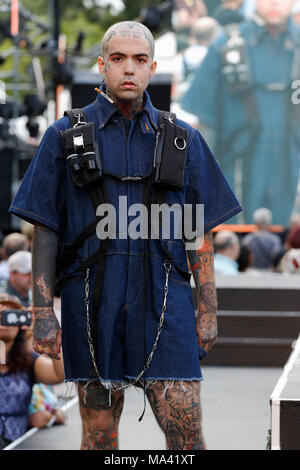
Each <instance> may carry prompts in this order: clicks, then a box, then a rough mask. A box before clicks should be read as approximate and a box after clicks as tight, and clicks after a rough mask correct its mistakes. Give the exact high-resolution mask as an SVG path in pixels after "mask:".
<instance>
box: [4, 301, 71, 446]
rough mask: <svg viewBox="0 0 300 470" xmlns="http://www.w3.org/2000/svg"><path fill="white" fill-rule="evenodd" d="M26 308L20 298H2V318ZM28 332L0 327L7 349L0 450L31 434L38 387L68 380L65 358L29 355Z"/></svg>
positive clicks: (22, 328)
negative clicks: (34, 389)
mask: <svg viewBox="0 0 300 470" xmlns="http://www.w3.org/2000/svg"><path fill="white" fill-rule="evenodd" d="M22 308H23V307H22V305H21V303H20V301H19V300H18V299H17V298H15V297H13V296H10V295H6V294H0V315H1V312H2V311H3V310H6V309H14V310H21V309H22ZM24 328H25V327H19V326H4V325H1V323H0V340H1V342H2V343H1V344H3V343H4V345H5V364H0V449H1V448H4V447H6V446H7V445H8V444H9V443H10V442H12V441H14V440H15V439H17V438H18V437H20V436H21V435H22V434H24V433H25V432H26V431H27V430H28V428H29V425H30V423H29V412H28V407H29V404H30V400H31V392H32V387H33V385H34V383H35V382H42V383H44V384H48V385H54V384H57V383H61V382H62V381H63V380H64V367H63V361H62V356H61V358H60V360H59V361H58V360H52V359H49V358H48V357H45V356H41V355H39V354H36V353H34V352H32V350H31V352H29V351H28V344H27V341H26V330H24Z"/></svg>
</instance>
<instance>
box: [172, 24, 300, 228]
mask: <svg viewBox="0 0 300 470" xmlns="http://www.w3.org/2000/svg"><path fill="white" fill-rule="evenodd" d="M239 29H240V32H241V36H242V37H243V38H244V40H245V45H246V49H247V53H248V57H249V62H250V68H251V74H252V81H253V83H254V87H253V97H254V100H255V101H256V106H257V114H258V124H259V131H258V135H256V136H255V138H254V140H255V142H254V148H253V150H252V151H247V150H248V149H250V148H251V145H252V144H251V140H252V139H251V126H252V125H254V124H255V123H254V122H251V123H250V124H249V125H248V126H247V127H246V128H245V129H244V130H243V132H240V133H239V134H238V135H235V133H236V132H237V130H238V129H239V128H240V127H242V126H243V124H246V123H247V120H248V118H247V113H246V111H245V103H244V102H243V98H242V96H241V95H239V94H238V93H232V91H231V90H230V89H229V87H228V84H227V82H226V80H225V78H224V76H223V75H222V72H221V70H222V52H221V49H222V47H223V46H224V45H225V44H226V42H227V39H228V37H227V35H226V34H225V33H222V34H221V36H220V37H219V38H218V39H217V40H216V41H215V42H214V43H213V44H212V45H211V47H210V49H209V51H208V53H207V55H206V57H205V59H204V61H203V62H202V64H201V66H200V68H199V69H198V71H197V73H196V75H195V78H194V81H193V83H192V84H191V87H190V89H189V90H188V92H187V94H186V95H185V96H184V97H183V100H182V103H181V105H182V108H183V109H184V110H186V111H188V112H190V113H193V114H195V115H196V116H197V117H198V118H199V120H200V122H202V123H204V124H206V125H208V126H210V127H211V128H213V129H214V131H215V133H216V137H217V149H216V158H217V159H218V161H219V163H220V166H221V168H222V170H223V171H224V174H225V176H226V178H227V179H228V181H229V183H230V185H231V186H232V187H233V188H234V189H235V191H236V193H237V194H238V197H239V199H240V202H241V204H242V206H243V213H242V214H241V216H240V217H239V221H240V222H244V223H252V214H253V212H254V211H255V210H256V209H257V208H259V207H267V208H269V209H270V210H271V211H272V212H273V222H274V223H275V224H284V225H287V224H288V221H289V217H290V215H291V212H292V210H293V208H294V203H295V199H296V194H297V184H298V178H299V150H300V149H299V142H300V127H299V125H298V124H297V119H296V118H291V116H292V113H293V112H295V111H296V110H295V108H296V106H295V105H293V104H292V101H291V99H292V94H293V92H294V89H292V87H291V81H292V80H293V79H292V65H293V62H294V51H295V47H296V45H297V44H299V41H300V31H299V28H298V27H297V26H296V25H295V24H293V23H292V22H290V23H289V25H288V28H287V29H286V31H285V32H283V33H281V34H280V35H279V36H278V37H272V36H271V35H270V34H269V33H268V31H267V29H266V28H265V27H264V26H261V25H259V24H258V23H257V21H256V20H254V19H251V20H249V21H247V22H244V23H242V24H241V25H240V26H239ZM299 72H300V71H298V73H299ZM298 76H299V75H298ZM270 84H277V85H278V84H282V85H284V86H285V87H286V89H285V90H281V91H280V90H278V89H277V91H276V90H273V91H270V90H267V89H266V88H265V86H266V85H270ZM298 108H299V105H298ZM252 121H253V120H252ZM298 122H299V121H298ZM231 136H232V139H231V143H230V146H229V148H225V150H224V143H225V142H226V141H228V139H230V137H231ZM233 136H235V138H233ZM297 141H298V144H297ZM240 152H242V155H239V157H237V155H238V154H239V153H240ZM237 160H239V161H237Z"/></svg>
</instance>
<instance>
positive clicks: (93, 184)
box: [57, 109, 190, 377]
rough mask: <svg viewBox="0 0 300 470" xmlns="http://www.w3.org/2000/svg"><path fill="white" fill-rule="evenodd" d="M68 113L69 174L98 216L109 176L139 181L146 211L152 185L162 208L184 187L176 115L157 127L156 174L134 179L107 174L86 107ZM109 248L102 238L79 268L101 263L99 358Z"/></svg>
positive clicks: (181, 133)
mask: <svg viewBox="0 0 300 470" xmlns="http://www.w3.org/2000/svg"><path fill="white" fill-rule="evenodd" d="M65 115H66V116H68V117H69V119H70V122H71V125H72V127H71V128H70V129H67V130H64V131H61V132H60V134H61V137H62V141H63V145H64V149H65V153H66V159H67V162H68V165H69V168H70V171H71V176H72V181H73V183H74V185H75V186H76V187H78V188H81V189H86V190H87V191H88V192H89V196H90V199H91V201H92V204H93V208H94V211H95V214H96V210H97V207H98V206H99V205H101V204H104V203H108V202H109V201H108V198H107V195H106V193H105V189H104V184H103V179H104V178H105V176H106V175H109V176H111V177H114V178H116V179H118V180H120V181H123V182H128V183H134V182H137V181H139V182H143V183H144V196H143V199H144V201H143V202H144V204H145V205H146V206H147V207H148V204H149V191H150V187H151V200H152V203H158V204H162V203H163V202H164V201H165V191H166V190H167V189H168V190H173V191H180V190H181V189H182V188H183V187H184V170H185V163H186V150H187V130H186V129H184V128H182V127H180V126H178V125H177V124H176V115H175V114H173V113H169V112H165V111H159V127H158V132H157V134H156V145H155V152H154V159H153V169H152V172H151V173H149V174H147V175H144V176H142V175H136V176H134V177H132V176H125V175H119V174H115V173H108V172H105V169H103V167H102V161H101V155H100V152H99V148H98V144H97V139H96V132H95V123H94V122H88V120H87V117H86V115H85V112H84V111H83V110H82V109H73V110H71V111H66V112H65ZM151 183H152V184H151ZM98 222H99V220H97V219H95V220H94V221H93V222H91V223H90V224H89V225H88V226H87V227H86V228H85V229H84V230H83V231H82V232H81V233H80V235H79V236H78V237H77V238H76V240H75V241H74V242H73V243H72V244H71V245H70V246H68V248H65V249H63V250H61V251H60V253H59V256H58V263H57V264H58V267H59V269H65V268H67V267H68V266H70V265H71V264H72V263H73V262H74V261H75V259H76V252H77V251H78V249H79V248H81V247H82V245H83V244H84V242H85V240H86V239H87V238H89V237H90V236H92V235H93V234H94V233H95V230H96V226H97V223H98ZM145 242H146V244H147V249H146V254H145V287H144V302H143V303H144V315H145V312H146V284H147V272H148V265H147V263H148V262H147V260H148V256H147V253H148V243H149V241H148V240H146V241H145ZM158 242H159V243H160V247H161V249H162V251H163V253H164V257H165V259H167V260H169V261H171V260H172V255H171V253H170V252H169V250H168V249H167V247H166V246H165V245H164V244H163V243H162V240H161V238H160V239H159V240H158ZM108 244H109V238H106V239H104V240H101V242H100V243H99V248H98V250H97V251H96V252H95V253H94V254H92V255H91V256H89V257H88V258H87V259H85V260H84V261H83V262H82V263H81V264H80V265H79V266H78V267H77V268H76V270H75V272H77V273H78V276H81V275H82V274H83V273H84V272H85V271H86V270H87V269H89V268H90V267H91V266H93V265H95V264H97V274H96V280H95V284H94V292H93V298H92V320H91V336H92V343H93V348H94V352H95V357H97V331H98V314H97V313H98V311H99V308H100V303H101V293H102V285H103V279H104V271H105V261H106V253H107V249H108ZM175 268H176V269H177V271H178V272H179V273H180V275H181V276H182V277H183V278H184V279H185V280H187V281H189V280H190V274H189V273H187V272H186V271H184V270H181V269H180V268H179V267H178V266H177V265H175ZM71 278H74V274H70V275H66V276H64V277H62V278H61V279H60V280H59V281H58V283H57V286H58V287H59V288H61V287H62V286H63V285H64V284H66V283H67V282H68V281H69V280H70V279H71ZM144 325H145V322H144ZM98 375H99V374H98V371H97V367H95V364H94V366H93V365H92V367H91V376H92V377H98Z"/></svg>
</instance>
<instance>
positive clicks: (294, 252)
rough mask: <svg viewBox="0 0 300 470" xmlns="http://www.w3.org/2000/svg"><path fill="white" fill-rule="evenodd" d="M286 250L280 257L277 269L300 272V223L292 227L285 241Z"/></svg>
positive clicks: (292, 272) (283, 271)
mask: <svg viewBox="0 0 300 470" xmlns="http://www.w3.org/2000/svg"><path fill="white" fill-rule="evenodd" d="M286 248H287V251H286V253H285V254H284V255H283V257H282V258H281V260H280V262H279V265H278V271H279V272H282V273H289V274H300V225H297V226H295V227H293V228H292V230H291V231H290V233H289V235H288V238H287V241H286Z"/></svg>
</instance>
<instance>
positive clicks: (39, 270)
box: [32, 225, 61, 360]
mask: <svg viewBox="0 0 300 470" xmlns="http://www.w3.org/2000/svg"><path fill="white" fill-rule="evenodd" d="M57 250H58V235H57V234H56V233H55V232H53V231H52V230H49V229H47V228H45V227H42V226H40V225H37V226H35V228H34V238H33V247H32V278H33V314H34V326H33V348H34V350H35V351H36V352H38V353H40V354H43V353H45V354H47V355H48V356H49V357H51V358H52V359H58V360H59V359H60V356H59V352H60V347H61V329H60V326H59V323H58V320H57V318H56V316H55V313H54V311H53V297H54V284H55V269H56V256H57Z"/></svg>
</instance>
